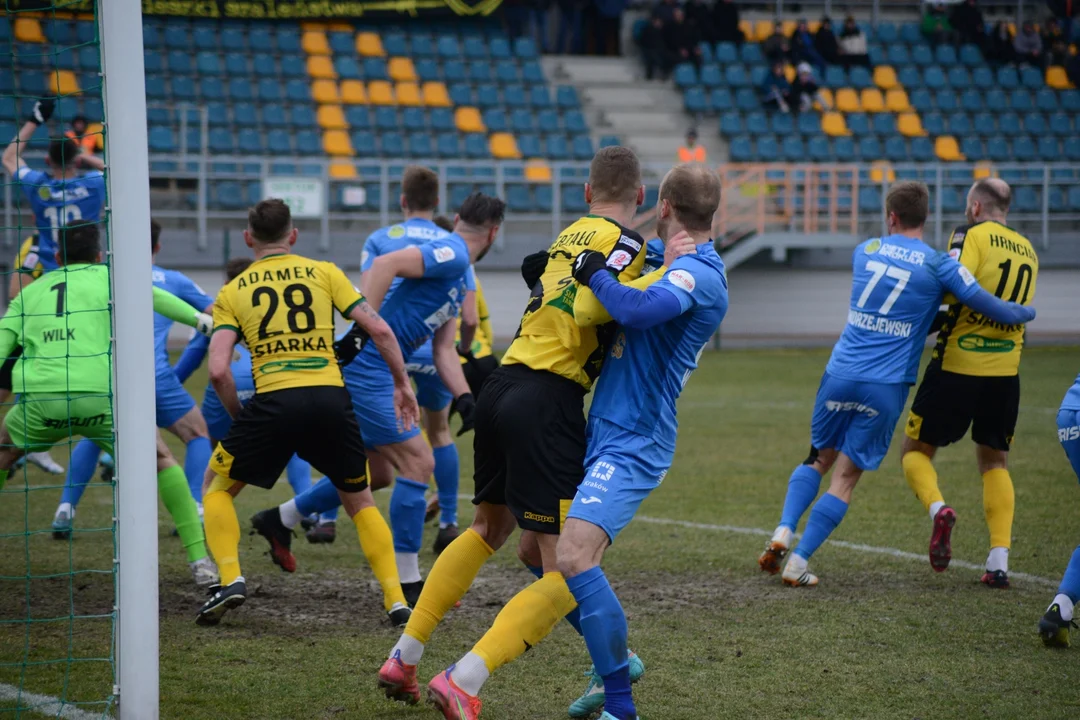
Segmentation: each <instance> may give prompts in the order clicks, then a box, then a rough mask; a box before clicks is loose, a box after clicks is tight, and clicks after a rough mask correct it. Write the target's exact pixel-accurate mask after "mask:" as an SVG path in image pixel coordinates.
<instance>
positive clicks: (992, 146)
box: [986, 136, 1012, 162]
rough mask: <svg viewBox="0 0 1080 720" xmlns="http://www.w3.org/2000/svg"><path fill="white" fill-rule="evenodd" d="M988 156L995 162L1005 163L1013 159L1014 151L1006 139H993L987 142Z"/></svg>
mask: <svg viewBox="0 0 1080 720" xmlns="http://www.w3.org/2000/svg"><path fill="white" fill-rule="evenodd" d="M986 156H987V157H988V158H989V159H990V160H992V161H994V162H1005V161H1006V160H1010V159H1011V158H1012V151H1011V150H1010V149H1009V143H1007V142H1005V138H1003V137H1000V136H999V137H992V138H989V139H988V140H987V141H986Z"/></svg>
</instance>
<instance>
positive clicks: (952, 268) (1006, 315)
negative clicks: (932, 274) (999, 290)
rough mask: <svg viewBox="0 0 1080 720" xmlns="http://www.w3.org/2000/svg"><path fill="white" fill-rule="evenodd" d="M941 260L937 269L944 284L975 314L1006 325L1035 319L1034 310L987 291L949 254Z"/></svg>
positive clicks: (1019, 323)
mask: <svg viewBox="0 0 1080 720" xmlns="http://www.w3.org/2000/svg"><path fill="white" fill-rule="evenodd" d="M942 258H943V259H942V260H941V265H940V266H939V268H938V271H939V276H938V277H939V278H940V279H941V282H942V284H944V285H945V288H946V289H947V290H948V291H949V292H951V293H952V294H953V295H954V296H956V299H957V300H959V301H960V302H962V303H963V304H965V305H967V306H968V307H969V308H971V309H972V310H974V311H975V312H977V313H980V314H982V315H985V316H987V317H988V318H990V319H991V320H993V321H994V322H999V323H1003V324H1005V325H1021V324H1023V323H1028V322H1031V321H1032V320H1034V319H1035V308H1033V307H1028V306H1024V305H1020V304H1018V303H1014V302H1008V301H1006V300H1002V299H1001V298H999V297H997V296H996V295H994V294H992V293H990V292H987V291H986V290H985V289H984V288H982V287H981V286H980V285H979V283H978V282H977V281H976V280H975V276H974V275H972V274H971V271H970V270H968V269H967V268H966V267H964V266H963V265H961V264H960V263H958V262H957V261H956V260H953V259H952V258H951V257H949V256H947V255H945V256H942Z"/></svg>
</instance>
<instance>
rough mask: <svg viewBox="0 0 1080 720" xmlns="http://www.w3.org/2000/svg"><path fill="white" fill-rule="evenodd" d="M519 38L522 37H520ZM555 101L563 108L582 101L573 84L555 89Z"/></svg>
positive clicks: (577, 105)
mask: <svg viewBox="0 0 1080 720" xmlns="http://www.w3.org/2000/svg"><path fill="white" fill-rule="evenodd" d="M518 39H519V40H520V39H522V38H518ZM555 103H556V105H558V106H559V107H561V108H578V107H581V102H580V101H579V100H578V95H577V90H575V89H574V88H573V86H571V85H560V86H559V87H558V88H557V89H556V91H555Z"/></svg>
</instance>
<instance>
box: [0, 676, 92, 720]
mask: <svg viewBox="0 0 1080 720" xmlns="http://www.w3.org/2000/svg"><path fill="white" fill-rule="evenodd" d="M0 700H14V701H16V702H18V703H19V707H20V709H23V710H27V711H28V712H32V713H34V714H36V715H45V716H47V717H52V718H63V719H64V720H101V718H103V717H109V716H108V715H105V714H104V711H103V712H100V713H92V712H88V711H86V710H83V709H81V708H78V707H76V706H74V705H71V704H69V703H64V702H60V700H58V699H57V698H54V697H49V696H48V695H37V694H35V693H31V692H26V691H25V690H22V691H20V690H19V688H17V687H15V686H14V685H5V684H3V683H0Z"/></svg>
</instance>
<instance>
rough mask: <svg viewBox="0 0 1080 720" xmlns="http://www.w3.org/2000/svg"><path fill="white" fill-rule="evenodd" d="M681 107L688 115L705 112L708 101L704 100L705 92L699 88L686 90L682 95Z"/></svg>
mask: <svg viewBox="0 0 1080 720" xmlns="http://www.w3.org/2000/svg"><path fill="white" fill-rule="evenodd" d="M683 107H684V108H685V109H686V112H688V113H690V114H696V113H703V112H706V111H707V110H708V101H707V100H706V98H705V91H704V90H702V89H701V88H699V87H691V88H687V89H686V92H684V93H683Z"/></svg>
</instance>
